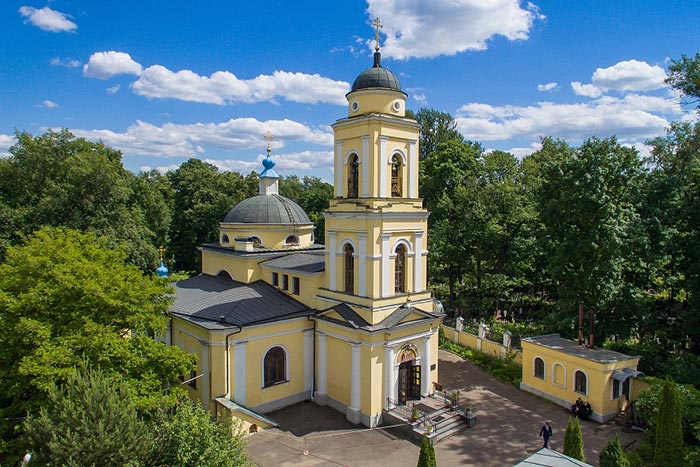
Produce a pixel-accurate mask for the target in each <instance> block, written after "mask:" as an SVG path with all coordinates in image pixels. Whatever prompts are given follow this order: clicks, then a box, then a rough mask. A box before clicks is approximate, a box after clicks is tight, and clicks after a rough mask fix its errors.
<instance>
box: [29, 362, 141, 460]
mask: <svg viewBox="0 0 700 467" xmlns="http://www.w3.org/2000/svg"><path fill="white" fill-rule="evenodd" d="M24 429H25V436H26V438H27V440H28V441H29V447H30V449H31V452H32V453H33V454H34V457H33V458H32V464H34V463H38V465H46V466H69V467H81V466H98V465H99V466H105V467H122V466H124V465H130V466H140V465H143V466H146V465H149V463H148V458H149V457H150V456H149V454H150V453H151V451H152V450H153V449H154V444H153V443H154V436H153V434H152V432H151V430H150V429H149V427H148V425H147V424H146V422H144V421H143V420H142V419H141V417H139V415H138V412H137V411H136V406H135V405H134V400H133V398H132V397H131V395H130V394H129V387H128V385H126V384H124V383H120V382H118V381H116V382H115V381H114V380H112V379H111V378H108V377H106V376H105V375H104V374H103V373H101V372H100V371H98V370H94V369H89V368H83V369H82V370H80V369H76V370H72V371H71V372H70V374H69V375H68V378H67V380H66V382H65V383H64V384H62V385H60V386H57V385H52V387H51V388H50V389H49V391H48V397H47V401H46V404H45V405H44V406H43V407H42V408H41V409H40V410H39V412H38V414H31V415H30V416H29V417H28V418H27V421H26V422H25V425H24Z"/></svg>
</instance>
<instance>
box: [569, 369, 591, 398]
mask: <svg viewBox="0 0 700 467" xmlns="http://www.w3.org/2000/svg"><path fill="white" fill-rule="evenodd" d="M579 371H580V372H581V373H583V374H584V376H585V377H586V392H579V391H577V390H576V373H578V372H579ZM572 375H573V376H572V379H571V389H573V390H574V392H575V393H576V394H582V395H584V396H587V395H588V380H589V378H588V373H586V372H585V371H583V370H582V369H580V368H576V369H575V370H574V372H573V374H572Z"/></svg>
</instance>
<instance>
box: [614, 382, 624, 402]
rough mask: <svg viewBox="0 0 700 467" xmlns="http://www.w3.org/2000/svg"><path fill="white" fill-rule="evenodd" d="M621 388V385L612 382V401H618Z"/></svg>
mask: <svg viewBox="0 0 700 467" xmlns="http://www.w3.org/2000/svg"><path fill="white" fill-rule="evenodd" d="M621 388H622V385H621V384H620V382H619V381H618V380H616V379H614V380H613V381H612V398H613V399H619V398H620V395H621V391H620V389H621Z"/></svg>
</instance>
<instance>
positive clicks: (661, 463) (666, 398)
mask: <svg viewBox="0 0 700 467" xmlns="http://www.w3.org/2000/svg"><path fill="white" fill-rule="evenodd" d="M683 451H684V448H683V426H682V418H681V398H680V393H679V391H678V388H677V387H676V384H675V383H674V382H673V381H671V380H669V379H667V380H666V381H664V383H663V385H662V387H661V395H660V397H659V409H658V412H657V414H656V428H655V430H654V465H656V466H657V467H681V466H683V465H685V464H684V462H683Z"/></svg>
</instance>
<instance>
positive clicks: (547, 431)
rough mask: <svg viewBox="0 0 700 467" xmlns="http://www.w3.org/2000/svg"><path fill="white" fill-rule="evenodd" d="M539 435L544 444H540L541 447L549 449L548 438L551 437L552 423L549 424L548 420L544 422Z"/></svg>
mask: <svg viewBox="0 0 700 467" xmlns="http://www.w3.org/2000/svg"><path fill="white" fill-rule="evenodd" d="M540 436H541V437H542V439H544V445H542V447H543V448H547V449H549V446H548V443H549V438H551V437H552V425H550V424H549V422H544V425H542V428H540Z"/></svg>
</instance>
